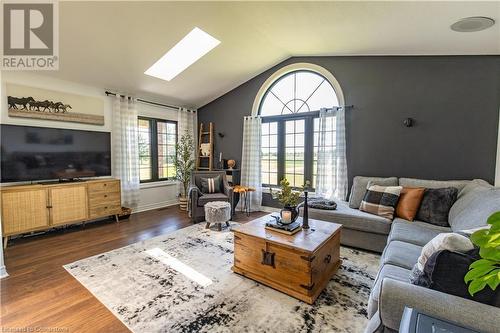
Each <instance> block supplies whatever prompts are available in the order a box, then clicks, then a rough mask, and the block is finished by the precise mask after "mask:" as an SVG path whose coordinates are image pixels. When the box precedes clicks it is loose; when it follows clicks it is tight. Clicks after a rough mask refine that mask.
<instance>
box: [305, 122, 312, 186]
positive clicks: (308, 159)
mask: <svg viewBox="0 0 500 333" xmlns="http://www.w3.org/2000/svg"><path fill="white" fill-rule="evenodd" d="M304 137H305V139H304V141H305V142H304V183H305V182H306V181H307V180H309V181H310V182H312V175H313V158H314V118H313V117H307V118H306V119H305V124H304Z"/></svg>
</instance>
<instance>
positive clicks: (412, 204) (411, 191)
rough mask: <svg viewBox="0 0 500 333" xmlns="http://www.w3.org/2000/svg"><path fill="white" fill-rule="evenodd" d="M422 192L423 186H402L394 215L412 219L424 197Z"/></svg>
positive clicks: (423, 190)
mask: <svg viewBox="0 0 500 333" xmlns="http://www.w3.org/2000/svg"><path fill="white" fill-rule="evenodd" d="M424 192H425V188H423V187H403V190H402V191H401V195H400V196H399V201H398V205H397V206H396V216H397V217H400V218H402V219H405V220H408V221H413V220H414V219H415V216H416V215H417V212H418V208H419V207H420V203H421V202H422V198H423V197H424Z"/></svg>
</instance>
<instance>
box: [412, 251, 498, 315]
mask: <svg viewBox="0 0 500 333" xmlns="http://www.w3.org/2000/svg"><path fill="white" fill-rule="evenodd" d="M478 259H481V257H480V256H479V249H472V250H470V251H466V252H462V251H450V250H441V251H437V252H435V253H433V254H432V255H431V256H430V257H429V259H428V260H427V261H426V263H425V265H424V267H423V272H421V273H419V278H418V279H417V280H415V281H411V282H412V283H413V284H416V285H419V286H422V287H426V288H430V289H433V290H437V291H440V292H443V293H446V294H450V295H455V296H459V297H463V298H467V299H471V300H474V301H476V302H480V303H484V304H489V305H494V306H497V307H500V288H499V289H497V290H496V291H493V290H492V289H491V288H489V287H486V288H484V289H483V290H481V291H479V292H477V293H475V294H474V296H471V295H470V294H469V292H468V290H467V288H468V284H466V283H464V277H465V275H466V274H467V273H468V272H469V266H470V265H471V264H472V263H473V262H475V261H476V260H478Z"/></svg>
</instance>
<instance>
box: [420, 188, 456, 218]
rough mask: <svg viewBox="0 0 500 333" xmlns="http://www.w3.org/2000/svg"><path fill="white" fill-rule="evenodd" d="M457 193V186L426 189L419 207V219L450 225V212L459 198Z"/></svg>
mask: <svg viewBox="0 0 500 333" xmlns="http://www.w3.org/2000/svg"><path fill="white" fill-rule="evenodd" d="M457 194H458V190H457V189H456V188H455V187H446V188H428V189H426V190H425V193H424V197H423V199H422V203H421V204H420V208H419V209H418V213H417V220H420V221H424V222H427V223H431V224H434V225H438V226H441V227H449V226H450V225H449V224H448V213H449V212H450V208H451V206H453V204H454V203H455V201H456V200H457Z"/></svg>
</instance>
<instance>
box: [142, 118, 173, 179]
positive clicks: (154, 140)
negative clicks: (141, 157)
mask: <svg viewBox="0 0 500 333" xmlns="http://www.w3.org/2000/svg"><path fill="white" fill-rule="evenodd" d="M139 120H146V121H148V122H149V128H150V131H149V142H150V154H151V164H150V166H149V167H150V169H151V179H147V180H141V179H140V171H139V182H140V183H141V184H147V183H154V182H161V181H167V180H175V177H162V178H160V177H159V176H158V174H159V173H158V123H165V124H174V125H175V143H176V144H177V141H178V139H179V136H178V135H179V126H178V123H177V121H175V120H168V119H161V118H153V117H147V116H138V117H137V122H139ZM137 126H139V124H137ZM137 153H138V154H139V152H137ZM175 154H176V155H177V150H176V151H175Z"/></svg>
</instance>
